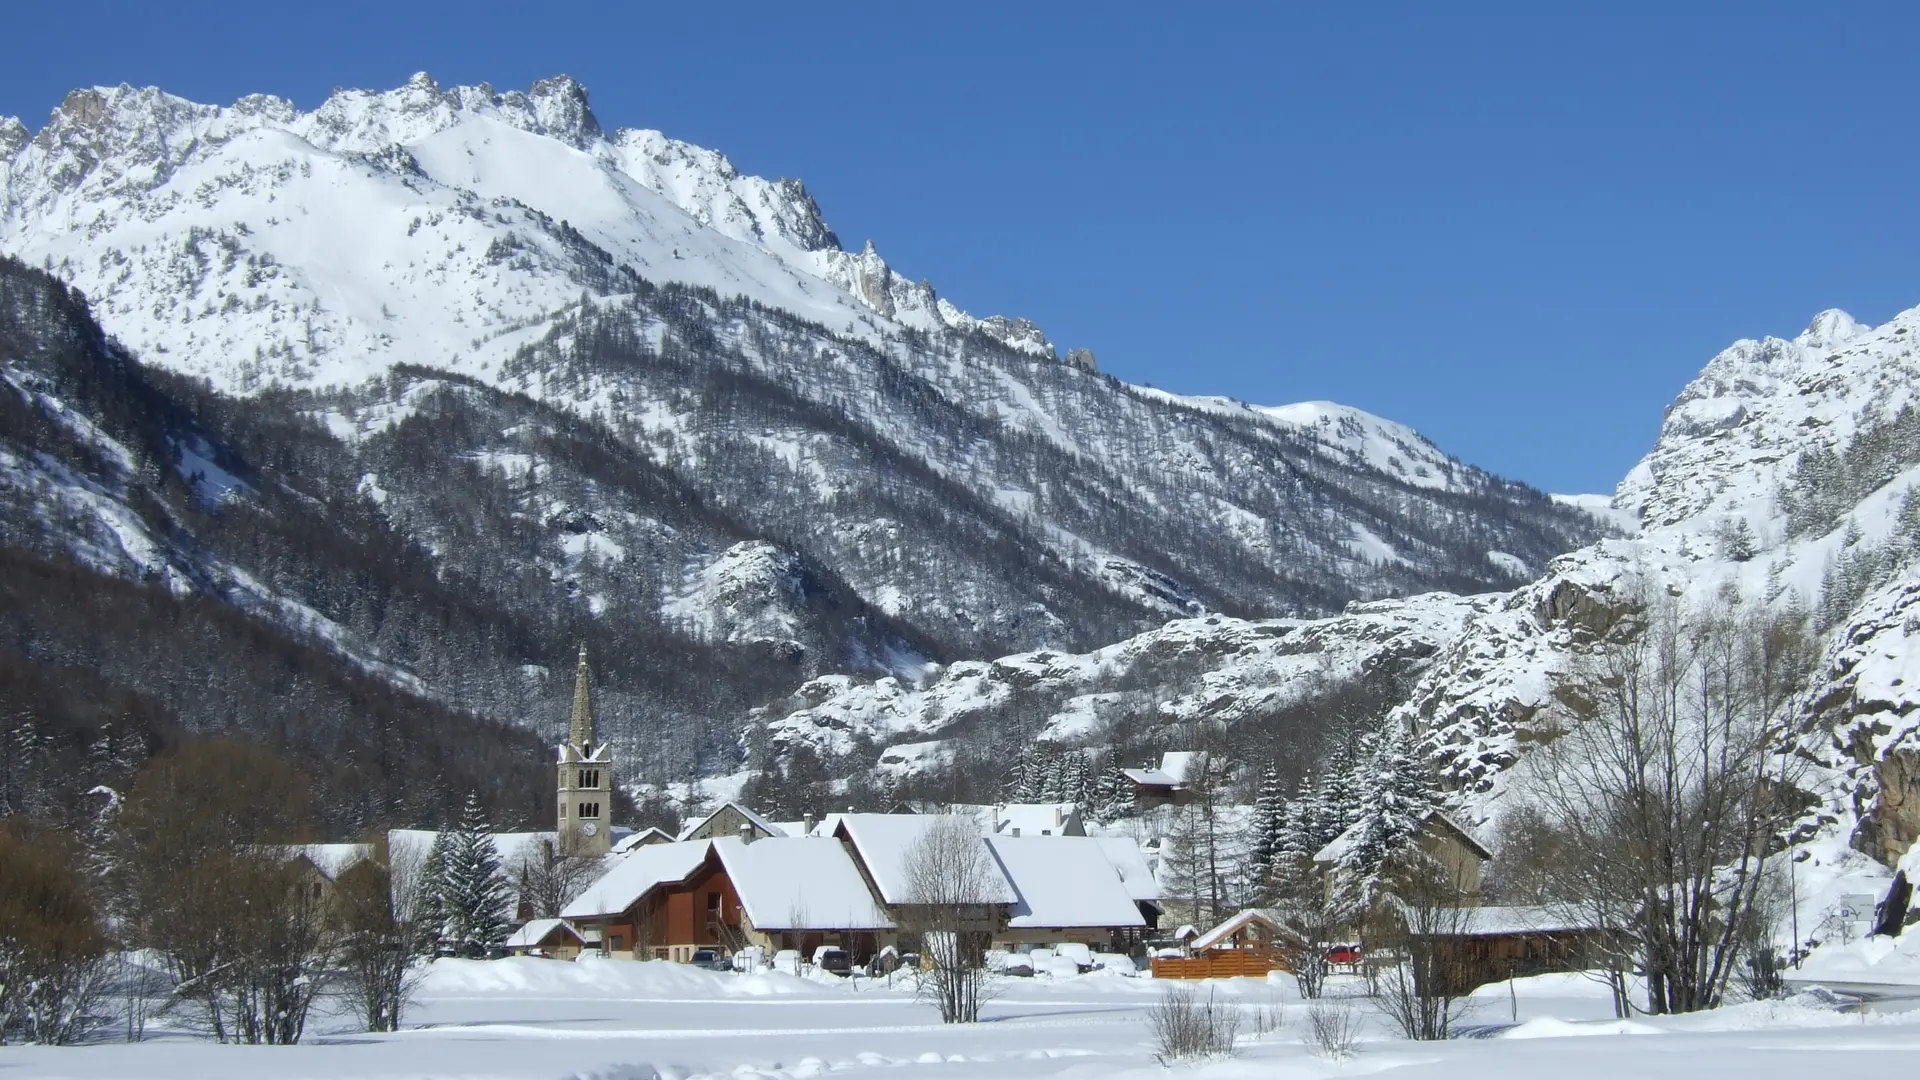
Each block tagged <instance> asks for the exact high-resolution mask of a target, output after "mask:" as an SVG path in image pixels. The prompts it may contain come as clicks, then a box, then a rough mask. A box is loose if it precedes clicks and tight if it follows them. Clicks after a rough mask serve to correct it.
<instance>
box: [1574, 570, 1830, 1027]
mask: <svg viewBox="0 0 1920 1080" xmlns="http://www.w3.org/2000/svg"><path fill="white" fill-rule="evenodd" d="M1812 657H1813V646H1812V643H1811V641H1810V638H1809V635H1808V634H1807V632H1806V628H1805V626H1804V622H1803V621H1802V620H1799V619H1796V618H1791V617H1781V616H1775V615H1771V614H1769V613H1767V612H1764V611H1750V610H1745V609H1744V608H1743V606H1742V605H1741V603H1740V602H1739V600H1738V599H1737V598H1734V597H1726V596H1723V597H1721V598H1718V599H1717V600H1716V601H1715V602H1713V603H1712V604H1710V605H1708V606H1707V607H1706V608H1705V609H1704V610H1701V611H1697V612H1692V613H1689V612H1687V611H1685V610H1683V608H1682V607H1681V604H1680V603H1679V602H1678V601H1677V600H1675V599H1674V598H1673V597H1670V596H1668V595H1666V594H1664V593H1661V594H1658V595H1649V594H1647V593H1645V592H1643V593H1642V595H1641V597H1640V598H1639V600H1638V602H1637V604H1636V605H1634V607H1633V608H1632V609H1631V610H1630V611H1629V612H1628V613H1626V614H1625V615H1623V616H1622V617H1621V618H1620V619H1619V620H1618V621H1617V622H1616V623H1615V624H1614V625H1612V626H1609V627H1607V628H1606V629H1605V632H1604V633H1603V634H1602V635H1601V636H1600V638H1599V640H1598V641H1597V642H1596V644H1595V645H1594V646H1593V647H1592V648H1591V649H1589V650H1588V651H1587V653H1586V655H1585V656H1584V658H1583V660H1582V662H1581V663H1580V664H1579V665H1578V666H1577V667H1576V669H1575V670H1574V672H1573V675H1572V678H1570V679H1569V680H1568V681H1567V682H1566V684H1565V685H1564V686H1563V687H1562V691H1561V694H1560V697H1561V700H1562V707H1561V709H1560V714H1561V715H1560V716H1559V717H1558V720H1559V723H1558V726H1557V730H1555V731H1552V732H1550V735H1551V737H1552V741H1551V742H1550V743H1549V744H1548V745H1547V746H1546V747H1545V748H1543V750H1542V751H1541V752H1540V755H1539V756H1540V762H1539V766H1538V773H1539V776H1540V778H1541V780H1540V784H1541V786H1540V793H1541V796H1542V797H1541V798H1540V799H1539V800H1537V805H1538V806H1539V808H1540V811H1541V813H1542V814H1543V815H1544V816H1545V817H1546V819H1547V821H1548V823H1549V824H1550V825H1551V826H1552V828H1553V830H1554V832H1555V833H1556V834H1557V835H1558V836H1560V837H1562V838H1563V839H1564V842H1565V844H1566V849H1567V850H1566V853H1565V858H1563V859H1561V860H1559V861H1558V865H1559V867H1560V870H1561V873H1562V874H1563V878H1562V880H1561V881H1559V882H1558V883H1557V888H1556V889H1555V892H1556V893H1557V894H1558V896H1560V897H1561V898H1562V899H1561V900H1560V903H1562V904H1564V905H1565V906H1568V907H1570V908H1572V909H1573V910H1574V911H1575V912H1576V913H1577V914H1579V915H1580V916H1581V917H1582V919H1583V921H1585V922H1586V923H1587V924H1588V925H1592V926H1596V927H1601V928H1607V929H1613V928H1618V930H1619V934H1620V938H1619V940H1620V942H1621V947H1620V950H1619V951H1620V952H1621V953H1622V954H1623V955H1616V956H1614V957H1612V958H1610V959H1611V962H1612V964H1613V965H1614V969H1615V970H1616V971H1624V970H1625V968H1626V966H1627V963H1628V962H1629V960H1631V962H1632V963H1634V964H1636V965H1637V966H1639V967H1640V968H1641V969H1642V970H1644V971H1645V973H1646V984H1647V1002H1646V1008H1647V1010H1648V1011H1650V1012H1655V1013H1672V1012H1691V1011H1694V1010H1698V1009H1707V1008H1712V1007H1714V1006H1715V1005H1717V1004H1719V1003H1720V1001H1721V1000H1722V998H1723V996H1724V995H1725V992H1726V988H1727V985H1728V982H1729V980H1730V979H1731V978H1732V977H1733V976H1734V974H1735V972H1736V970H1737V968H1738V964H1739V960H1740V954H1741V950H1742V948H1743V943H1745V942H1749V941H1754V940H1757V939H1758V937H1759V936H1760V935H1758V933H1757V931H1756V927H1755V921H1756V920H1757V919H1759V918H1761V917H1762V911H1761V908H1762V904H1761V900H1762V898H1763V885H1764V883H1765V881H1766V879H1767V868H1768V860H1769V858H1770V857H1771V856H1773V855H1774V854H1775V853H1776V852H1777V850H1778V848H1779V846H1780V842H1779V839H1778V838H1779V837H1780V836H1781V835H1782V833H1783V831H1784V830H1785V829H1786V828H1787V827H1788V826H1789V825H1790V823H1791V820H1792V818H1793V817H1794V815H1795V814H1797V813H1798V811H1799V809H1800V806H1799V803H1798V801H1797V799H1796V797H1795V796H1794V794H1793V781H1794V766H1793V764H1792V761H1793V759H1792V758H1791V757H1790V756H1788V755H1786V754H1784V753H1783V751H1784V749H1785V748H1786V747H1787V745H1788V742H1789V740H1790V738H1791V736H1792V734H1793V732H1792V730H1791V709H1790V707H1789V705H1790V699H1791V697H1792V695H1793V693H1794V689H1795V687H1797V686H1799V685H1800V684H1801V681H1802V679H1803V678H1804V675H1805V673H1806V672H1807V670H1808V668H1809V666H1810V664H1811V662H1812ZM1616 991H1617V992H1618V993H1620V995H1621V997H1620V1001H1621V1003H1623V1004H1624V1002H1625V997H1624V981H1621V982H1619V983H1618V985H1617V986H1616Z"/></svg>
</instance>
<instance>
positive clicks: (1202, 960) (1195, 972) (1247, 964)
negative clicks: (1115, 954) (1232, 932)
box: [1153, 949, 1286, 979]
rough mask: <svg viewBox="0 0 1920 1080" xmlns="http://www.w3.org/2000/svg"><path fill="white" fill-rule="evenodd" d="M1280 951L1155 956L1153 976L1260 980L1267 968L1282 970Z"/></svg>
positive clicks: (1235, 951) (1236, 951) (1259, 950)
mask: <svg viewBox="0 0 1920 1080" xmlns="http://www.w3.org/2000/svg"><path fill="white" fill-rule="evenodd" d="M1285 970H1286V965H1284V964H1282V963H1281V962H1280V957H1279V954H1277V953H1275V952H1272V951H1271V950H1267V949H1221V950H1218V951H1217V952H1206V953H1201V954H1200V955H1199V956H1156V957H1154V958H1153V977H1154V978H1156V979H1233V978H1240V977H1250V978H1255V979H1263V978H1265V977H1266V975H1267V973H1268V972H1270V971H1285Z"/></svg>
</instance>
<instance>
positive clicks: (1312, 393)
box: [0, 0, 1920, 491]
mask: <svg viewBox="0 0 1920 1080" xmlns="http://www.w3.org/2000/svg"><path fill="white" fill-rule="evenodd" d="M1670 6H1674V5H1652V4H1648V5H1632V4H1628V5H1604V6H1603V5H1587V4H1580V5H1575V4H1565V5H1538V4H1530V5H1493V4H1472V3H1466V4H1458V5H1445V10H1444V12H1443V11H1442V10H1441V7H1442V6H1441V5H1413V4H1404V5H1394V4H1371V5H1370V4H1351V5H1322V8H1323V9H1324V10H1306V9H1304V7H1301V8H1296V7H1294V6H1292V5H1279V4H1272V5H1267V4H1262V5H1250V6H1246V7H1232V6H1218V5H1209V6H1204V7H1202V6H1179V7H1173V6H1144V5H1143V6H1138V7H1135V6H1129V5H1122V4H1101V5H1089V6H1070V5H1067V4H1051V3H1048V4H1039V3H1032V2H1031V0H1029V2H1027V3H1022V4H1014V5H1005V6H997V5H994V4H985V3H981V4H967V5H948V6H942V7H934V6H932V5H915V4H901V3H898V2H894V3H889V4H873V5H865V4H851V3H849V4H834V5H814V4H793V3H785V4H778V5H774V4H766V5H761V4H752V3H739V4H731V5H726V6H724V7H722V6H720V5H692V4H675V5H656V4H640V3H623V4H606V5H596V4H591V3H587V4H574V5H569V6H566V7H564V8H562V7H554V8H553V9H552V11H553V14H543V13H542V12H543V11H544V10H545V9H544V8H543V6H541V5H533V4H525V3H522V4H515V5H494V4H489V3H483V2H469V3H462V4H458V5H444V6H432V7H429V6H414V5H409V4H407V3H403V2H398V0H390V2H385V3H377V4H376V3H362V2H359V0H335V2H333V3H329V4H325V5H277V4H262V3H258V2H257V0H255V2H250V3H244V4H219V3H202V4H187V5H178V4H173V5H154V4H138V5H135V4H126V5H120V4H117V3H108V4H106V5H104V6H102V5H87V6H79V5H65V6H63V5H47V4H36V5H29V6H28V7H27V8H25V9H23V10H19V11H14V12H11V13H10V14H9V16H8V23H9V26H8V30H9V37H10V38H11V39H12V40H13V41H14V42H16V43H28V44H29V45H30V47H28V48H24V49H15V50H10V55H9V56H8V59H7V62H6V64H4V65H0V115H3V114H9V113H11V114H18V115H20V116H21V117H22V118H23V119H25V120H26V121H27V123H28V126H29V127H34V128H37V127H38V126H39V124H40V123H41V122H42V121H43V120H44V117H45V116H46V114H47V112H48V111H49V110H50V109H51V108H52V107H53V106H54V105H55V104H56V103H57V102H58V100H59V98H60V97H61V96H62V95H63V94H64V93H65V91H66V90H68V89H70V88H71V87H74V86H79V85H91V84H97V83H108V84H111V83H118V82H122V81H125V82H131V83H135V84H147V83H152V84H157V85H160V86H162V87H164V88H166V89H168V90H170V91H172V92H174V93H177V94H181V95H183V96H186V97H190V98H194V99H196V100H202V101H215V102H222V103H224V102H229V101H232V100H233V99H235V98H237V97H239V96H241V95H243V94H246V93H252V92H271V93H277V94H281V95H283V96H287V97H291V98H293V99H294V100H295V101H296V102H298V103H299V104H300V105H302V106H304V107H312V106H313V105H315V104H317V103H318V102H319V101H320V100H322V99H324V97H325V95H326V94H327V92H328V90H329V89H330V88H331V87H334V86H363V87H388V86H396V85H398V84H399V83H400V82H402V81H403V80H404V79H405V78H406V77H407V76H408V75H409V74H411V73H412V72H414V71H417V70H426V71H429V72H431V73H432V74H433V75H434V76H435V77H436V78H437V79H439V80H440V81H441V82H443V83H454V82H480V81H487V82H491V83H493V84H494V85H495V86H496V87H500V88H509V87H524V86H526V85H527V84H529V83H531V82H532V81H533V80H535V79H537V78H541V77H544V76H547V75H551V74H555V73H558V72H566V73H569V74H572V75H574V76H575V77H577V78H579V79H580V80H581V81H582V82H584V83H586V84H587V86H588V87H589V88H590V89H591V91H592V95H593V103H594V108H595V111H596V112H597V113H598V114H599V116H600V119H601V122H602V123H603V124H606V125H608V126H609V127H616V126H630V127H655V128H660V129H662V130H664V131H666V132H667V133H668V134H670V135H673V136H675V137H678V138H683V139H687V140H690V141H693V142H696V143H700V144H702V145H706V146H712V147H716V148H718V149H720V150H722V151H724V152H726V153H727V154H728V155H729V156H730V157H731V158H732V159H733V160H734V162H735V163H736V164H737V165H738V166H740V167H741V168H742V169H744V170H746V171H750V172H756V173H762V174H766V175H783V176H799V177H802V178H804V179H805V180H806V181H807V183H808V186H809V187H810V188H811V189H812V190H813V192H814V193H815V195H816V197H817V198H818V199H819V200H820V203H821V205H822V207H823V208H824V209H825V211H826V213H827V217H828V220H829V221H830V222H831V223H832V224H833V226H834V228H835V229H836V230H837V231H838V232H839V234H840V237H841V239H842V241H843V242H845V243H846V244H847V245H848V246H849V247H857V246H858V245H859V244H860V243H861V242H862V241H864V240H866V239H868V238H872V239H873V240H874V241H875V242H876V243H877V244H878V245H879V248H880V251H881V253H882V254H883V255H885V256H886V257H887V259H888V260H889V261H890V262H891V263H893V265H894V267H895V268H896V269H897V270H899V271H901V272H902V273H905V274H908V275H910V276H913V277H926V278H929V279H931V280H932V281H933V283H934V284H935V286H936V287H937V288H938V289H939V290H940V292H941V294H942V295H944V296H947V297H950V298H951V299H953V300H954V301H955V302H956V303H958V304H960V305H961V306H963V307H966V308H968V309H970V310H972V311H975V312H976V313H987V312H994V311H998V312H1003V313H1007V314H1012V315H1025V316H1028V317H1030V318H1032V319H1034V320H1035V321H1036V322H1039V323H1040V324H1041V325H1042V326H1043V327H1044V328H1045V329H1046V330H1047V331H1048V333H1049V334H1050V335H1051V336H1052V337H1053V338H1054V339H1055V340H1056V341H1057V342H1059V343H1060V344H1061V345H1062V346H1063V347H1070V346H1076V345H1085V346H1089V347H1091V348H1093V349H1094V350H1095V352H1096V353H1097V354H1098V356H1099V359H1100V363H1101V366H1102V367H1103V368H1105V369H1107V370H1109V371H1111V372H1113V373H1115V374H1116V375H1119V376H1120V377H1122V378H1125V379H1128V380H1131V381H1135V382H1150V383H1153V384H1154V385H1156V386H1163V387H1167V388H1169V389H1173V390H1177V391H1180V392H1184V393H1216V394H1230V395H1233V396H1235V397H1240V398H1244V399H1247V400H1250V401H1255V402H1260V403H1270V404H1278V403H1282V402H1287V401H1297V400H1303V399H1310V398H1331V399H1334V400H1338V401H1343V402H1347V403H1350V404H1354V405H1358V406H1360V407H1362V408H1365V409H1369V410H1371V411H1373V412H1377V413H1380V414H1382V415H1385V416H1388V417H1392V418H1394V419H1397V420H1401V421H1404V422H1406V423H1409V424H1412V425H1413V426H1414V427H1416V428H1418V429H1420V430H1421V431H1422V432H1423V433H1425V434H1427V435H1428V436H1429V437H1431V438H1433V439H1434V440H1435V441H1436V442H1438V443H1439V444H1440V445H1441V446H1442V447H1444V448H1446V449H1448V450H1449V451H1451V452H1453V453H1455V454H1457V455H1459V456H1460V457H1462V458H1465V459H1467V460H1469V461H1472V462H1475V463H1477V464H1482V465H1485V466H1488V467H1490V468H1493V469H1495V470H1497V471H1500V472H1503V473H1506V474H1508V475H1511V476H1515V477H1517V478H1520V479H1523V480H1527V481H1529V482H1531V483H1534V484H1537V485H1540V486H1542V487H1545V488H1548V489H1550V490H1558V491H1576V490H1578V491H1591V490H1610V489H1611V488H1612V486H1613V484H1614V483H1615V482H1617V480H1618V479H1619V477H1620V476H1621V475H1622V474H1623V473H1625V471H1626V470H1627V469H1628V468H1629V467H1630V466H1631V465H1632V463H1633V462H1634V461H1635V460H1637V459H1638V458H1639V456H1640V455H1641V454H1642V453H1643V452H1644V451H1645V450H1646V448H1647V446H1648V445H1649V444H1650V442H1651V440H1652V439H1653V436H1654V434H1655V433H1656V431H1657V429H1658V425H1659V420H1660V411H1661V409H1662V407H1663V406H1665V405H1666V403H1667V402H1668V401H1670V400H1671V399H1672V397H1673V395H1674V394H1675V393H1676V392H1677V391H1678V390H1679V389H1680V387H1681V386H1682V385H1683V384H1684V383H1685V382H1686V380H1687V379H1689V378H1690V377H1691V376H1692V375H1693V374H1694V373H1695V372H1696V371H1697V370H1698V369H1699V368H1700V366H1701V365H1702V364H1704V363H1705V362H1706V360H1707V359H1708V358H1709V357H1711V356H1712V355H1713V354H1714V353H1715V352H1716V351H1718V350H1719V349H1720V348H1722V347H1723V346H1724V345H1726V344H1727V343H1728V342H1730V341H1732V340H1733V339H1735V338H1737V337H1743V336H1757V335H1761V334H1782V335H1791V334H1794V333H1797V332H1798V331H1799V330H1800V329H1801V328H1803V327H1804V326H1805V325H1806V323H1807V322H1808V321H1809V320H1810V319H1811V317H1812V316H1813V315H1814V313H1815V312H1817V311H1819V310H1821V309H1823V308H1828V307H1841V308H1845V309H1847V310H1848V311H1850V312H1852V313H1853V314H1854V315H1855V316H1856V317H1857V318H1860V319H1862V320H1863V321H1867V322H1879V321H1882V320H1884V319H1886V318H1888V317H1889V316H1891V315H1893V314H1894V313H1895V312H1897V311H1900V310H1902V309H1904V308H1907V307H1910V306H1913V305H1915V304H1920V242H1917V241H1920V201H1917V200H1916V199H1915V191H1916V183H1915V180H1916V177H1920V139H1916V138H1915V137H1914V135H1913V134H1912V132H1913V130H1914V120H1915V110H1914V106H1915V103H1916V101H1920V94H1916V91H1920V61H1916V59H1915V54H1914V53H1913V52H1912V49H1913V45H1912V43H1913V41H1915V40H1916V30H1920V8H1916V7H1915V6H1914V5H1911V4H1905V5H1902V4H1835V5H1806V4H1799V5H1784V4H1782V5H1769V4H1764V3H1739V4H1733V3H1728V4H1724V5H1715V4H1708V3H1704V2H1703V3H1697V4H1692V5H1685V6H1686V7H1687V8H1688V12H1687V13H1686V14H1685V15H1673V14H1668V13H1665V12H1663V10H1662V9H1663V8H1664V7H1670ZM1336 8H1337V10H1335V9H1336ZM1545 8H1551V9H1552V13H1551V14H1542V13H1541V9H1545ZM1796 8H1797V9H1798V10H1796ZM63 43H70V44H63Z"/></svg>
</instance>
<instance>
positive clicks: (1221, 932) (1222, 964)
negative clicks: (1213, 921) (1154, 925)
mask: <svg viewBox="0 0 1920 1080" xmlns="http://www.w3.org/2000/svg"><path fill="white" fill-rule="evenodd" d="M1298 940H1299V939H1298V938H1297V937H1295V936H1294V934H1293V933H1292V932H1291V931H1289V930H1288V929H1287V928H1286V926H1285V925H1284V924H1282V923H1281V921H1280V920H1279V919H1278V918H1277V917H1275V915H1274V913H1273V912H1271V911H1267V910H1264V909H1262V908H1247V909H1246V910H1244V911H1241V912H1239V913H1238V914H1236V915H1234V916H1233V917H1231V918H1229V919H1227V920H1226V921H1225V922H1223V923H1221V924H1220V925H1218V926H1216V927H1214V928H1213V929H1211V930H1208V931H1206V932H1205V933H1201V934H1196V935H1194V936H1193V937H1192V938H1190V939H1188V940H1187V942H1186V948H1185V950H1184V951H1185V953H1186V955H1185V956H1155V957H1154V958H1153V977H1154V978H1156V979H1228V978H1235V977H1238V976H1253V977H1256V978H1258V977H1264V976H1265V975H1267V974H1268V973H1269V972H1273V971H1276V970H1286V966H1287V965H1286V962H1285V959H1284V957H1285V949H1284V948H1283V946H1285V945H1289V944H1292V943H1294V942H1297V941H1298Z"/></svg>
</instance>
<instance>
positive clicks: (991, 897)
mask: <svg viewBox="0 0 1920 1080" xmlns="http://www.w3.org/2000/svg"><path fill="white" fill-rule="evenodd" d="M943 820H945V816H944V815H941V814H846V815H843V816H842V817H841V818H840V824H839V826H838V827H837V828H836V830H835V835H836V836H839V837H841V838H843V839H845V840H847V841H848V842H849V843H851V844H852V845H853V848H854V852H855V854H856V855H857V856H858V857H859V859H860V862H861V864H862V865H864V866H865V867H866V868H867V873H868V874H869V875H871V876H872V878H873V884H874V887H875V888H877V889H879V890H880V899H881V900H882V901H884V902H886V903H889V904H901V903H908V902H910V901H909V900H908V897H907V866H908V862H909V860H910V859H911V858H912V854H913V849H914V845H916V844H918V843H919V842H920V838H921V837H922V836H925V835H926V834H927V833H928V832H929V831H930V830H932V829H933V828H935V827H936V826H938V825H940V824H941V822H942V821H943ZM982 854H987V853H985V852H983V853H982ZM985 862H986V869H987V880H986V881H985V882H984V886H985V887H984V889H983V890H982V893H981V895H980V897H979V898H978V901H977V902H978V903H982V904H1011V903H1013V902H1014V901H1015V900H1016V899H1018V894H1017V893H1015V892H1014V888H1013V883H1012V882H1010V881H1008V880H1007V878H1006V874H1005V872H1004V871H1002V870H1001V869H1000V866H999V864H998V863H997V862H996V861H995V860H994V859H992V858H991V857H988V858H987V859H986V860H985Z"/></svg>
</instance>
